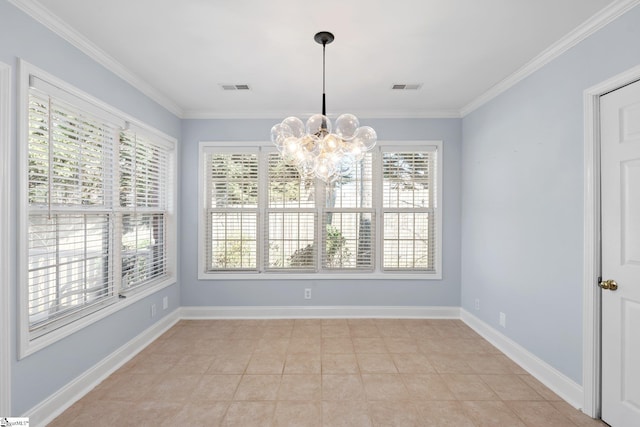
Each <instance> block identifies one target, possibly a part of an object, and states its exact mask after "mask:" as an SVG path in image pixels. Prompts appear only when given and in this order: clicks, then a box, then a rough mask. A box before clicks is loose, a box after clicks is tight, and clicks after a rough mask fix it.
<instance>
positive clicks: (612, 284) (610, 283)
mask: <svg viewBox="0 0 640 427" xmlns="http://www.w3.org/2000/svg"><path fill="white" fill-rule="evenodd" d="M600 287H601V288H602V289H609V290H610V291H615V290H616V289H618V284H617V283H616V281H615V280H603V281H602V282H600Z"/></svg>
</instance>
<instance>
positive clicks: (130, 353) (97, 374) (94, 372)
mask: <svg viewBox="0 0 640 427" xmlns="http://www.w3.org/2000/svg"><path fill="white" fill-rule="evenodd" d="M179 314H180V312H179V309H176V310H174V311H173V312H172V313H170V314H168V315H167V316H165V317H163V318H162V319H161V320H160V321H158V322H156V323H155V324H153V326H151V327H150V328H149V329H147V330H145V331H144V332H142V333H141V334H139V335H138V336H136V337H135V338H133V339H132V340H131V341H129V342H128V343H126V344H125V345H123V346H122V347H120V348H119V349H117V350H116V351H114V352H113V353H111V354H110V355H109V356H107V357H106V358H105V359H103V360H102V361H101V362H99V363H98V364H96V365H95V366H93V367H92V368H91V369H89V370H88V371H86V372H85V373H83V374H82V375H80V376H79V377H78V378H76V379H75V380H73V381H71V382H70V383H69V384H67V385H66V386H64V387H62V388H61V389H60V390H58V391H57V392H56V393H54V394H52V395H51V396H49V397H48V398H47V399H45V400H43V401H42V402H40V403H39V404H38V405H36V406H35V407H33V408H31V409H30V410H29V411H27V413H26V414H24V415H23V416H25V417H29V425H31V426H36V427H37V426H45V425H47V424H48V423H50V422H51V421H53V419H54V418H55V417H57V416H58V415H60V414H61V413H63V412H64V411H65V410H66V409H67V408H69V407H70V406H71V405H73V404H74V403H75V402H76V401H77V400H79V399H80V398H81V397H83V396H84V395H85V394H87V393H88V392H89V391H91V390H92V389H93V388H94V387H95V386H97V385H98V384H100V382H102V381H103V380H104V379H105V378H107V377H108V376H109V375H111V374H112V373H113V372H115V371H116V370H117V369H118V368H120V367H121V366H122V365H124V364H125V363H127V362H128V361H129V360H131V359H132V358H133V357H134V356H135V355H136V354H138V353H139V352H140V351H142V350H143V349H144V348H145V347H147V346H148V345H149V344H151V343H152V342H153V341H154V340H155V339H156V338H158V337H159V336H160V335H162V334H163V333H164V332H166V331H167V330H168V329H169V328H171V327H172V326H173V325H175V324H176V323H177V322H178V321H179V320H180V316H179Z"/></svg>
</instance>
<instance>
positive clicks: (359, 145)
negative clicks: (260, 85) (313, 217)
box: [271, 114, 377, 182]
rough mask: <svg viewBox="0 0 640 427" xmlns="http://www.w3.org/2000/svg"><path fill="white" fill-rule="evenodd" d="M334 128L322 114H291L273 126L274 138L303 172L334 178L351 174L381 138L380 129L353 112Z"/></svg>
mask: <svg viewBox="0 0 640 427" xmlns="http://www.w3.org/2000/svg"><path fill="white" fill-rule="evenodd" d="M332 130H333V127H332V123H331V120H330V119H329V118H328V117H327V116H324V115H322V114H314V115H313V116H311V117H309V119H308V120H307V122H306V123H303V122H302V120H300V119H299V118H297V117H287V118H286V119H284V120H283V121H282V122H281V123H278V124H276V125H275V126H273V128H271V141H272V142H273V143H274V144H275V146H276V148H277V149H278V151H279V152H280V153H281V155H282V158H283V159H284V160H285V161H286V162H288V163H289V164H292V165H294V166H295V167H296V168H297V169H298V172H299V173H300V175H303V176H310V175H315V176H316V177H317V178H319V179H321V180H322V181H324V182H331V181H334V180H336V179H338V178H339V177H340V176H343V175H348V174H349V172H350V171H351V169H352V168H353V166H354V164H355V163H356V162H358V161H360V160H362V158H363V157H364V155H365V153H366V152H367V151H369V150H371V149H372V148H373V147H374V146H375V145H376V142H377V135H376V131H375V130H373V129H372V128H371V127H369V126H360V123H359V121H358V118H357V117H356V116H354V115H353V114H342V115H341V116H340V117H338V118H337V120H336V122H335V131H334V132H332Z"/></svg>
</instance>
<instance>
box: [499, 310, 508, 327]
mask: <svg viewBox="0 0 640 427" xmlns="http://www.w3.org/2000/svg"><path fill="white" fill-rule="evenodd" d="M500 326H502V327H503V328H506V327H507V315H506V314H504V313H503V312H500Z"/></svg>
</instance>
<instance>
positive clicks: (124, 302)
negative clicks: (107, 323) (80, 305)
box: [19, 276, 176, 359]
mask: <svg viewBox="0 0 640 427" xmlns="http://www.w3.org/2000/svg"><path fill="white" fill-rule="evenodd" d="M175 283H176V277H175V276H171V277H167V278H165V279H164V280H162V281H161V282H158V283H156V284H154V285H151V286H149V287H147V288H146V289H140V290H139V291H137V292H131V293H128V294H126V298H119V299H116V300H114V301H113V302H112V303H110V304H105V306H104V307H103V308H101V309H99V310H97V311H94V312H93V313H91V314H88V315H86V316H84V317H81V318H78V319H77V320H75V321H73V322H71V323H69V324H67V325H64V326H61V327H59V328H58V329H55V330H52V331H50V332H48V333H46V334H44V335H41V336H39V337H37V338H30V336H29V334H30V333H29V331H28V330H26V327H23V328H22V333H23V339H22V342H21V346H20V354H19V359H23V358H25V357H27V356H29V355H31V354H33V353H36V352H37V351H40V350H42V349H43V348H45V347H48V346H50V345H52V344H54V343H56V342H58V341H60V340H62V339H63V338H66V337H68V336H69V335H71V334H73V333H75V332H78V331H80V330H82V329H83V328H86V327H88V326H90V325H92V324H93V323H96V322H98V321H100V320H102V319H104V318H106V317H108V316H110V315H112V314H114V313H117V312H118V311H120V310H122V309H124V308H125V307H128V306H130V305H132V304H135V303H136V302H138V301H140V300H142V299H144V298H146V297H148V296H149V295H152V294H154V293H156V292H158V291H160V290H162V289H164V288H167V287H169V286H171V285H173V284H175ZM158 318H160V317H158Z"/></svg>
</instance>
